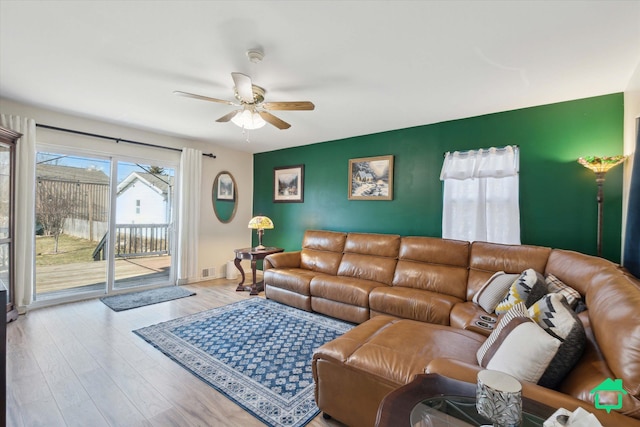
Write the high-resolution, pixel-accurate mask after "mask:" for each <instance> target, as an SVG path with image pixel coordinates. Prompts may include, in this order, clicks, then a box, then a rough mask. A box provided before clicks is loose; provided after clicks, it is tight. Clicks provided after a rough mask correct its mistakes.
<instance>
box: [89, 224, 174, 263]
mask: <svg viewBox="0 0 640 427" xmlns="http://www.w3.org/2000/svg"><path fill="white" fill-rule="evenodd" d="M107 234H108V232H107V233H105V234H104V236H103V237H102V240H100V243H98V246H96V249H95V250H94V251H93V259H94V260H95V261H98V260H101V259H105V258H106V255H105V249H106V243H107ZM114 241H115V256H116V257H134V256H148V255H163V254H169V251H170V248H171V242H170V239H169V224H116V232H115V236H114Z"/></svg>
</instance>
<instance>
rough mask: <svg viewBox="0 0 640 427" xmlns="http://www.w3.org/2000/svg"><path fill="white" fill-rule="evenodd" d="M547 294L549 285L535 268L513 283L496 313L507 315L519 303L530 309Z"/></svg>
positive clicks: (526, 271) (525, 272) (528, 270)
mask: <svg viewBox="0 0 640 427" xmlns="http://www.w3.org/2000/svg"><path fill="white" fill-rule="evenodd" d="M546 293H547V284H546V283H545V281H544V276H543V275H542V274H540V273H538V272H537V271H535V270H534V269H533V268H529V269H527V270H525V271H523V272H522V274H520V277H518V278H517V279H516V280H515V281H514V282H513V284H512V285H511V288H509V292H508V293H507V295H506V296H505V297H504V299H503V300H502V301H500V302H499V303H498V305H497V306H496V308H495V313H496V314H498V315H500V314H503V313H506V312H507V311H509V310H510V309H511V308H512V307H513V306H514V305H516V304H517V303H519V302H523V303H524V305H525V306H527V307H530V306H531V305H532V304H533V303H534V302H536V301H538V300H539V299H540V298H542V297H543V296H544V295H545V294H546Z"/></svg>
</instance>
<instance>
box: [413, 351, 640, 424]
mask: <svg viewBox="0 0 640 427" xmlns="http://www.w3.org/2000/svg"><path fill="white" fill-rule="evenodd" d="M483 369H484V368H482V367H481V366H478V365H471V364H469V363H465V362H461V361H459V360H455V359H444V358H441V359H434V360H432V361H431V363H429V365H428V366H427V368H426V369H425V373H427V374H440V375H442V376H445V377H449V378H453V379H457V380H460V381H465V382H470V383H474V384H475V383H476V382H477V377H478V372H480V371H482V370H483ZM521 383H522V395H523V396H525V397H527V398H529V399H532V400H535V401H537V402H540V403H543V404H545V405H547V406H550V407H552V408H565V409H568V410H569V411H574V410H575V409H576V408H577V407H578V406H580V407H582V408H584V409H585V410H587V411H589V412H591V413H593V414H594V415H595V416H596V418H598V420H599V421H600V423H602V425H603V426H605V427H608V426H616V427H640V420H637V419H635V418H631V417H628V416H625V415H622V414H619V413H617V412H611V413H610V414H607V412H605V411H604V410H602V409H596V408H595V407H594V406H592V405H591V404H589V403H588V402H585V401H582V400H579V399H576V398H574V397H572V396H569V395H568V394H564V393H560V392H557V391H555V390H551V389H549V388H545V387H541V386H539V385H537V384H532V383H528V382H521Z"/></svg>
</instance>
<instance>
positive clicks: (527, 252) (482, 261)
mask: <svg viewBox="0 0 640 427" xmlns="http://www.w3.org/2000/svg"><path fill="white" fill-rule="evenodd" d="M550 253H551V248H547V247H544V246H529V245H504V244H500V243H487V242H473V243H471V254H470V257H469V282H468V285H467V300H468V301H471V300H472V299H473V295H474V294H475V293H476V292H477V291H478V290H479V289H480V288H481V287H482V285H484V284H485V283H486V282H487V280H489V279H490V278H491V276H493V274H494V273H496V272H498V271H504V272H505V273H509V274H514V273H517V274H520V273H522V272H523V271H525V270H526V269H528V268H533V269H534V270H535V271H537V272H539V273H542V272H544V271H545V267H546V265H547V260H548V258H549V254H550ZM560 280H562V279H560Z"/></svg>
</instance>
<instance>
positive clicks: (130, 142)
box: [36, 123, 216, 159]
mask: <svg viewBox="0 0 640 427" xmlns="http://www.w3.org/2000/svg"><path fill="white" fill-rule="evenodd" d="M36 127H40V128H44V129H51V130H57V131H60V132H67V133H73V134H76V135H84V136H91V137H93V138H102V139H108V140H111V141H115V142H116V144H118V143H120V142H126V143H127V144H136V145H144V146H145V147H153V148H162V149H165V150H172V151H182V149H181V148H173V147H163V146H162V145H155V144H149V143H147V142H138V141H131V140H128V139H123V138H114V137H112V136H105V135H98V134H97V133H89V132H82V131H79V130H73V129H65V128H59V127H56V126H49V125H43V124H40V123H36ZM202 155H203V156H206V157H210V158H212V159H215V158H216V155H215V154H213V153H202Z"/></svg>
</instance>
